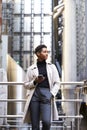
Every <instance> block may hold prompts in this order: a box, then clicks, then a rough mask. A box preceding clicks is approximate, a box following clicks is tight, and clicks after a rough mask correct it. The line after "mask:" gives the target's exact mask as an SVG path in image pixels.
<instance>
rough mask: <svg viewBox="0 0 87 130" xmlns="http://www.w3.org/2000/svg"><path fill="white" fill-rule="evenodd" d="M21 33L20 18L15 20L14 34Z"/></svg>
mask: <svg viewBox="0 0 87 130" xmlns="http://www.w3.org/2000/svg"><path fill="white" fill-rule="evenodd" d="M19 31H20V18H15V19H14V32H19Z"/></svg>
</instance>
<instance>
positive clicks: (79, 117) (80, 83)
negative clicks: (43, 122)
mask: <svg viewBox="0 0 87 130" xmlns="http://www.w3.org/2000/svg"><path fill="white" fill-rule="evenodd" d="M59 83H60V85H77V87H76V88H79V89H82V88H84V87H86V84H87V81H85V82H84V81H82V82H59ZM0 85H24V82H0ZM78 86H79V87H78ZM67 89H72V88H67ZM74 89H75V88H74ZM77 95H78V92H77ZM26 101H27V100H26V99H0V102H26ZM55 101H56V102H57V101H60V102H82V99H79V97H78V96H77V99H64V100H62V99H55ZM78 110H79V109H78V108H77V115H73V116H71V115H59V118H62V119H64V120H65V119H66V118H72V119H73V118H74V119H77V120H79V119H81V118H83V116H82V115H78V113H79V112H78ZM10 117H12V118H23V115H0V118H10ZM9 121H12V120H8V122H9ZM15 122H16V121H15ZM58 122H59V123H60V121H57V122H56V124H57V123H58ZM20 123H21V121H20ZM8 126H9V125H8V124H7V125H6V124H3V125H0V127H8ZM9 127H15V128H17V127H18V128H19V127H20V128H21V127H25V126H24V125H10V126H9ZM26 127H29V128H31V125H28V126H26ZM52 127H53V128H65V130H66V128H67V129H68V128H69V129H71V130H73V120H72V121H71V126H67V124H65V123H64V122H63V126H57V125H52V126H51V128H52ZM77 130H79V121H78V122H77Z"/></svg>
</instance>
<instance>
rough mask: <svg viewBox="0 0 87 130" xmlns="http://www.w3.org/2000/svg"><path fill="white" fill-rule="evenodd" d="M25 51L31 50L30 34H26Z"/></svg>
mask: <svg viewBox="0 0 87 130" xmlns="http://www.w3.org/2000/svg"><path fill="white" fill-rule="evenodd" d="M23 49H24V51H30V36H24V48H23Z"/></svg>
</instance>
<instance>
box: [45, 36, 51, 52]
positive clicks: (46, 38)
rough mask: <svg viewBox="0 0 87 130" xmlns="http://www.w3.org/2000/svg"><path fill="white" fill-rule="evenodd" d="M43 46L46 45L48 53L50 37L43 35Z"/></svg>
mask: <svg viewBox="0 0 87 130" xmlns="http://www.w3.org/2000/svg"><path fill="white" fill-rule="evenodd" d="M44 44H46V46H47V48H48V51H50V50H51V35H44Z"/></svg>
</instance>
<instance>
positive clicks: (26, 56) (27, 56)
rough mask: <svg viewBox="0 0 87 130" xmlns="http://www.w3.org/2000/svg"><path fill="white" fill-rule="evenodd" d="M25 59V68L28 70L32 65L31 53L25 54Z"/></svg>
mask: <svg viewBox="0 0 87 130" xmlns="http://www.w3.org/2000/svg"><path fill="white" fill-rule="evenodd" d="M23 59H24V60H23V61H24V62H23V68H24V70H26V68H28V67H29V65H30V54H24V55H23Z"/></svg>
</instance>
